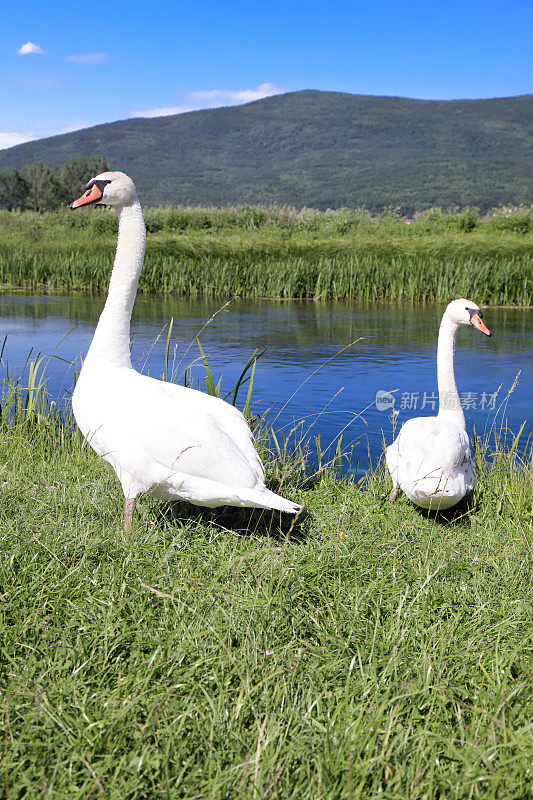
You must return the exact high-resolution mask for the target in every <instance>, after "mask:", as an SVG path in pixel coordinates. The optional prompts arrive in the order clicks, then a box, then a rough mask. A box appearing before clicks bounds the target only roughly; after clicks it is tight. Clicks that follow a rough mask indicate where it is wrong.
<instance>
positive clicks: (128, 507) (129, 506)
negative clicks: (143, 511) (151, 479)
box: [124, 497, 136, 533]
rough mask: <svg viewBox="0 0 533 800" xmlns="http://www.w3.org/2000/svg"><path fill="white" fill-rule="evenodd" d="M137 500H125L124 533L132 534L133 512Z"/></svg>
mask: <svg viewBox="0 0 533 800" xmlns="http://www.w3.org/2000/svg"><path fill="white" fill-rule="evenodd" d="M135 503H136V498H135V497H133V498H129V499H128V498H126V500H124V532H125V533H130V531H131V529H132V528H133V512H134V511H135Z"/></svg>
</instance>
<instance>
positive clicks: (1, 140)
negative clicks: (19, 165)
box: [0, 129, 35, 150]
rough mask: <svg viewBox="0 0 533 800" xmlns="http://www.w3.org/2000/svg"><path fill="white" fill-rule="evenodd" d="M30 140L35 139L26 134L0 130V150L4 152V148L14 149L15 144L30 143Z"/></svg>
mask: <svg viewBox="0 0 533 800" xmlns="http://www.w3.org/2000/svg"><path fill="white" fill-rule="evenodd" d="M32 139H35V136H32V135H31V134H28V133H17V132H16V131H4V130H2V129H0V150H5V148H6V147H14V146H15V145H16V144H22V143H23V142H31V140H32Z"/></svg>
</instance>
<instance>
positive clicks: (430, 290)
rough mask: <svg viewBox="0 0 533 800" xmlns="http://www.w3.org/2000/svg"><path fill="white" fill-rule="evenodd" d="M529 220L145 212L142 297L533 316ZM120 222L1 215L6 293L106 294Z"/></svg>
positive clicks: (104, 215) (518, 215) (0, 259)
mask: <svg viewBox="0 0 533 800" xmlns="http://www.w3.org/2000/svg"><path fill="white" fill-rule="evenodd" d="M532 220H533V216H532V215H531V212H530V211H528V210H527V209H514V210H510V211H509V210H508V211H506V210H505V209H504V210H500V211H498V212H497V213H494V214H493V215H492V216H488V217H485V218H482V219H480V218H479V216H478V215H477V213H476V212H475V211H468V210H467V211H463V212H457V213H450V214H442V213H441V212H440V211H438V210H433V211H430V212H426V214H425V215H422V216H421V217H420V218H419V219H418V220H417V221H416V223H413V224H411V225H407V224H406V223H405V221H404V220H402V219H399V218H398V217H397V216H396V215H395V214H393V213H390V214H385V215H382V216H380V217H377V218H371V217H370V216H369V215H368V214H366V213H365V212H363V211H353V210H348V209H341V210H339V211H332V212H318V211H314V210H311V209H304V210H303V211H299V212H297V211H295V210H294V209H283V208H276V207H273V208H271V209H260V208H250V209H225V210H224V209H185V208H182V209H166V210H165V209H160V210H157V209H156V210H148V211H147V212H146V221H147V228H148V246H147V254H146V260H145V266H144V269H143V272H142V275H141V281H140V288H141V291H145V292H154V293H157V292H165V293H176V294H180V295H189V294H190V295H209V296H216V297H230V296H234V295H236V294H238V295H240V296H243V297H244V296H248V297H311V298H316V299H366V300H411V301H419V300H437V301H445V300H449V299H450V297H454V296H458V295H463V296H467V297H468V296H472V297H475V298H476V300H477V301H478V302H481V303H492V304H500V305H507V304H509V305H513V304H514V305H529V304H530V303H531V293H532V289H531V287H532V278H533V222H532ZM115 244H116V218H115V216H114V215H113V213H112V212H106V211H103V210H95V209H88V210H86V211H80V212H76V214H72V213H71V212H69V211H68V210H64V211H59V212H54V213H48V214H43V215H38V214H34V213H32V212H23V213H17V212H0V284H1V285H4V286H7V287H25V288H43V287H44V288H48V289H54V290H57V289H69V290H78V289H89V290H93V291H94V290H96V291H99V290H103V289H105V288H106V286H107V283H108V280H109V274H110V269H111V265H112V262H113V254H114V248H115Z"/></svg>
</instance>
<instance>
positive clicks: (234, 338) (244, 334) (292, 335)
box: [0, 295, 533, 466]
mask: <svg viewBox="0 0 533 800" xmlns="http://www.w3.org/2000/svg"><path fill="white" fill-rule="evenodd" d="M474 299H475V298H474ZM103 303H104V298H103V297H102V296H95V297H87V296H82V295H80V296H68V297H52V296H22V295H16V296H12V295H3V296H0V337H1V339H3V338H4V336H5V335H6V334H7V337H8V338H7V342H6V346H5V349H4V356H3V362H4V363H3V364H2V365H1V369H2V373H1V374H3V375H5V371H6V368H9V369H10V370H11V371H12V372H13V374H15V375H17V374H20V371H21V370H22V368H23V366H24V363H25V362H26V359H27V356H28V353H29V351H30V349H31V348H33V356H35V355H37V353H41V354H42V355H45V356H47V357H48V356H51V357H50V359H49V360H48V364H47V369H46V373H47V376H48V378H47V386H48V389H49V391H50V392H52V393H53V394H54V395H55V396H57V397H58V398H60V397H61V396H62V395H63V394H64V393H65V392H68V391H69V390H71V389H72V384H73V375H74V370H73V367H72V366H70V367H69V364H71V363H72V362H73V361H74V360H75V359H76V358H79V356H80V355H84V354H85V353H86V351H87V349H88V347H89V344H90V342H91V338H92V335H93V331H94V327H95V324H96V321H97V319H98V315H99V313H100V311H101V309H102V307H103ZM223 305H224V303H223V302H219V301H213V300H205V299H201V300H197V299H188V298H186V299H177V298H145V297H139V298H138V299H137V302H136V305H135V309H134V313H133V319H132V332H133V347H132V358H133V362H134V364H135V366H136V368H137V369H144V370H145V371H149V372H150V374H151V375H153V376H155V377H160V376H161V375H162V374H163V370H164V354H165V343H166V336H167V329H166V327H165V326H167V324H168V322H169V320H170V318H171V317H173V318H174V327H173V331H172V340H171V357H170V365H169V366H170V369H169V371H173V374H174V376H175V377H176V378H178V379H180V380H183V375H184V370H185V368H188V369H189V374H190V376H191V377H192V380H193V381H194V383H195V385H199V384H200V385H202V386H203V376H204V375H205V370H204V368H203V365H202V364H201V362H200V361H199V350H198V346H197V344H196V337H197V336H198V334H199V332H200V331H201V333H200V340H201V343H202V346H203V348H204V351H205V353H206V355H207V357H208V360H209V363H210V366H211V368H212V370H213V372H214V373H215V376H216V379H217V380H218V378H219V377H220V375H222V376H223V377H222V387H223V389H224V391H229V390H230V388H231V387H232V386H233V385H234V383H235V381H236V379H237V377H238V376H239V374H240V372H241V370H242V368H243V366H244V364H245V363H246V361H247V360H248V358H249V356H250V355H251V354H252V352H253V351H254V350H255V349H256V348H259V349H260V350H263V349H266V352H265V353H264V355H263V356H262V358H261V359H260V361H259V362H258V365H257V370H256V376H255V385H254V400H255V410H256V411H257V412H258V413H263V412H265V411H267V410H269V411H268V416H269V419H270V420H271V421H272V423H273V426H274V428H275V429H276V430H280V429H284V430H285V431H286V432H289V431H290V430H291V429H292V428H293V427H294V425H295V424H298V423H301V427H300V428H299V430H304V431H308V432H309V434H310V435H320V436H321V446H322V449H323V450H324V449H325V448H327V447H328V445H330V444H331V443H333V446H335V444H336V439H337V437H338V435H339V433H340V432H341V431H343V430H344V433H343V446H344V448H347V447H349V446H350V445H352V444H353V445H355V447H356V449H355V461H357V460H359V461H360V464H361V466H366V463H367V451H368V449H369V451H370V454H371V455H372V457H373V458H376V457H377V456H378V455H379V454H380V453H381V452H382V448H383V444H382V442H383V438H385V440H386V441H387V442H390V441H391V439H392V422H391V414H390V410H389V411H385V412H384V411H379V410H378V409H377V408H376V405H375V402H374V401H375V397H376V393H377V392H378V391H379V390H391V391H393V392H394V397H395V409H396V410H397V411H399V414H398V417H397V424H401V423H402V422H403V421H404V420H405V419H407V418H409V417H411V416H420V415H431V414H434V413H435V409H433V407H432V405H433V402H434V396H435V394H434V393H436V390H437V383H436V344H437V332H438V326H439V323H440V317H441V315H442V311H443V306H438V307H437V306H416V307H412V306H396V305H395V306H391V305H379V304H374V305H362V304H347V303H314V302H312V301H306V302H302V301H272V300H261V301H250V300H238V299H237V300H234V301H232V302H231V303H229V304H228V305H227V306H226V307H224V308H222V309H221V307H222V306H223ZM213 315H214V316H213ZM211 318H212V319H211ZM208 320H211V321H210V322H209V323H208V324H207V325H206V323H207V322H208ZM485 321H486V323H487V325H488V326H489V327H490V328H491V329H492V330H493V337H492V338H491V339H487V338H485V337H484V336H481V335H480V334H478V333H477V332H475V331H474V330H470V329H467V328H464V329H460V331H459V334H458V339H457V350H456V377H457V383H458V387H459V391H460V393H461V395H462V396H463V399H464V400H465V403H466V406H465V416H466V419H467V424H468V428H469V431H470V432H471V431H472V425H473V424H475V426H476V429H477V431H478V432H479V433H483V432H487V431H489V430H490V429H491V427H492V426H493V425H494V423H495V414H496V411H497V409H498V408H499V407H500V405H501V403H502V401H503V400H504V398H505V396H506V394H507V391H508V390H509V389H510V387H511V386H512V385H513V382H514V380H515V378H516V376H517V374H518V373H519V372H520V371H521V375H520V378H519V383H518V386H517V387H516V389H515V390H514V392H513V393H512V395H511V397H510V398H509V401H508V403H507V405H506V408H505V411H504V410H502V411H500V413H499V415H498V416H497V418H496V425H497V427H498V428H500V426H501V423H502V419H505V420H506V421H507V424H508V425H509V427H510V428H511V429H512V430H514V431H517V430H518V429H519V427H520V425H521V424H522V422H523V421H524V420H525V419H528V418H529V423H528V424H527V425H526V431H527V430H528V429H529V430H530V429H531V396H532V388H533V378H532V374H533V369H532V367H533V357H532V356H533V340H532V335H531V334H532V330H533V312H532V310H531V309H529V310H527V309H526V310H524V309H502V308H493V309H490V308H489V309H487V310H486V312H485ZM202 329H203V330H202ZM69 332H70V333H69ZM67 334H68V335H67ZM64 337H66V338H64ZM61 340H63V341H61ZM351 343H353V344H351ZM350 344H351V346H348V345H350ZM33 356H32V357H33ZM191 365H192V366H191ZM466 393H468V395H466ZM244 400H245V390H244V391H243V393H242V397H241V404H240V405H241V407H242V405H243V403H244ZM354 466H355V462H354Z"/></svg>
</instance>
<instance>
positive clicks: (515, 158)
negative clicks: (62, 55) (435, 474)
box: [0, 91, 533, 212]
mask: <svg viewBox="0 0 533 800" xmlns="http://www.w3.org/2000/svg"><path fill="white" fill-rule="evenodd" d="M532 122H533V95H524V96H521V97H506V98H497V99H493V100H454V101H435V100H410V99H405V98H397V97H370V96H363V95H351V94H341V93H337V92H318V91H303V92H293V93H289V94H284V95H278V96H275V97H269V98H267V99H264V100H258V101H256V102H254V103H249V104H247V105H243V106H235V107H232V108H219V109H211V110H207V111H195V112H191V113H188V114H180V115H177V116H171V117H159V118H155V119H129V120H124V121H121V122H112V123H109V124H106V125H97V126H95V127H92V128H86V129H84V130H80V131H75V132H74V133H68V134H64V135H61V136H54V137H52V138H49V139H41V140H38V141H35V142H28V143H26V144H21V145H18V146H17V147H12V148H10V149H8V150H4V151H2V152H0V171H2V170H6V169H9V168H11V167H20V166H22V165H23V164H24V163H27V162H33V161H44V162H45V163H47V164H49V165H50V166H59V165H61V164H63V163H64V162H66V161H69V160H71V159H73V158H77V157H78V156H86V157H88V156H90V155H91V154H93V153H98V154H99V155H103V156H105V157H106V158H107V160H108V163H110V164H111V165H112V167H113V168H114V169H120V170H123V171H124V172H127V173H128V174H129V175H131V177H132V178H133V179H134V181H135V183H136V184H137V187H138V189H139V194H140V197H141V200H142V201H143V202H144V203H145V204H149V205H161V204H163V205H177V204H180V203H183V204H188V205H191V204H201V205H226V204H235V203H238V204H240V203H253V204H265V203H270V202H276V203H286V204H290V205H294V206H298V207H301V206H313V207H318V208H339V207H341V206H352V207H353V206H365V207H367V208H369V209H372V210H378V209H381V208H383V207H385V206H401V207H402V208H403V209H405V211H407V212H412V211H413V210H415V209H422V208H428V207H431V206H435V205H438V206H445V207H450V206H467V205H475V206H479V207H480V208H481V209H482V210H486V209H488V208H491V207H493V206H496V205H502V204H507V203H513V204H518V203H526V204H531V203H533V190H532V186H533V184H532V182H531V178H530V176H528V174H527V173H528V169H527V167H528V164H531V155H532V149H533V148H532V146H531V145H532V133H531V132H532V130H533V127H532Z"/></svg>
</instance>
